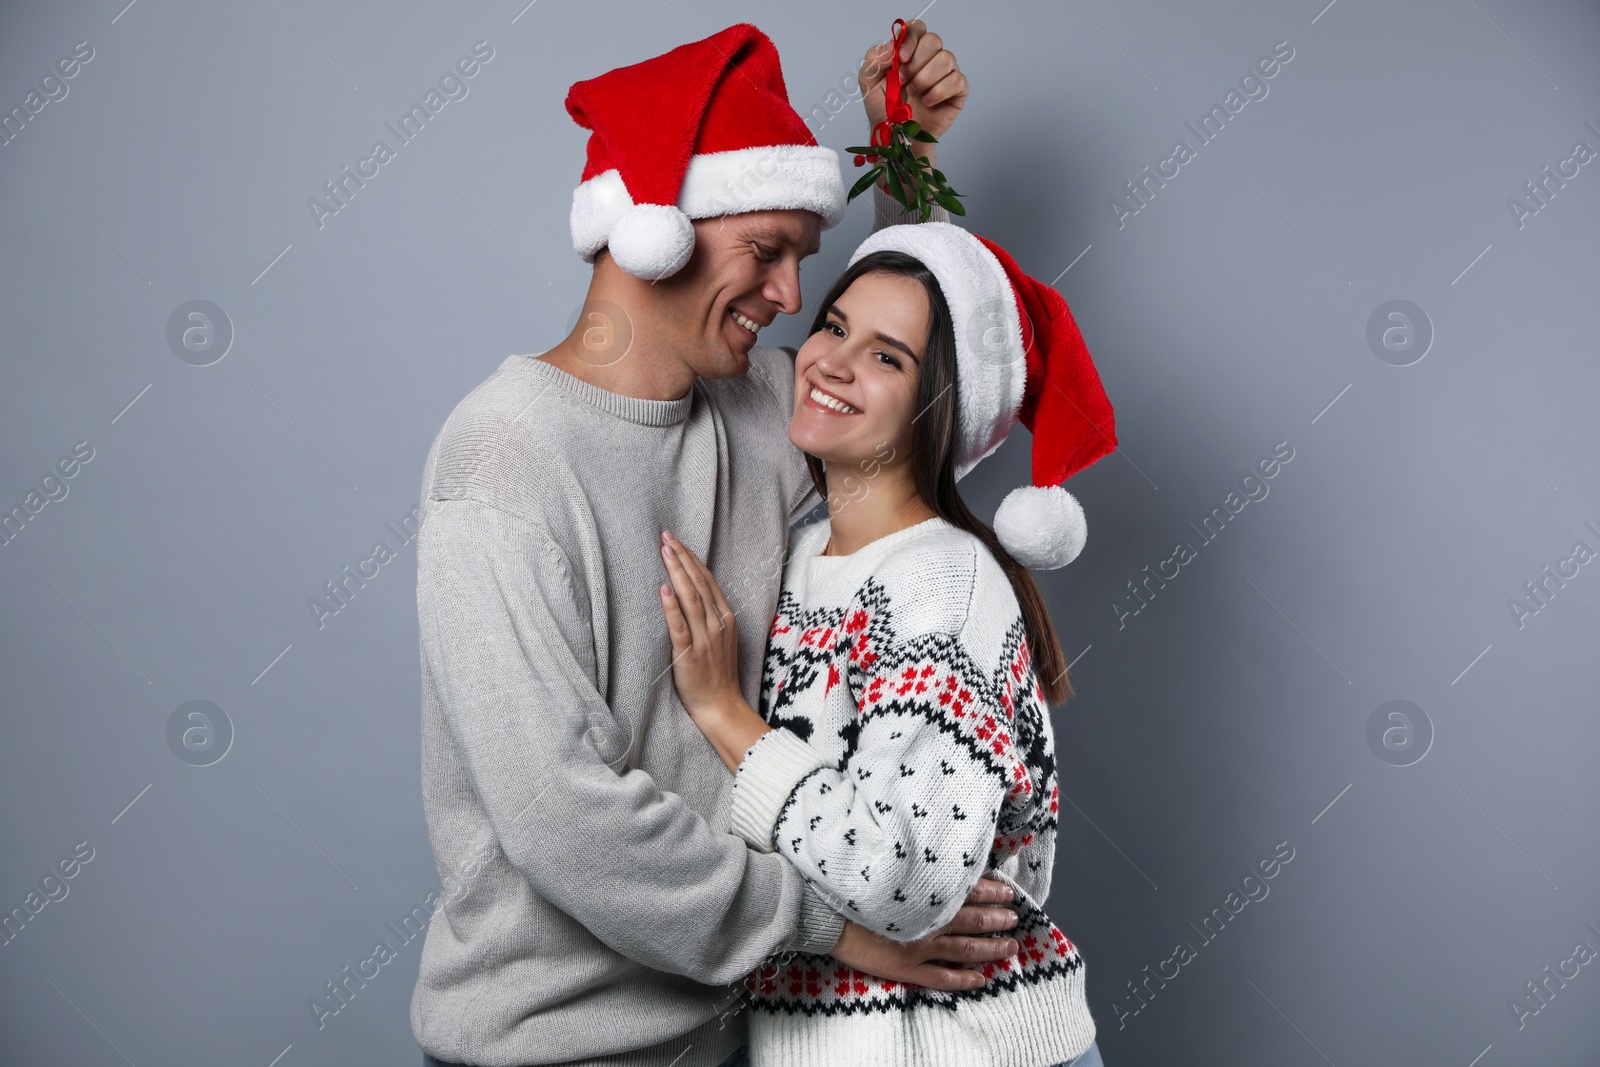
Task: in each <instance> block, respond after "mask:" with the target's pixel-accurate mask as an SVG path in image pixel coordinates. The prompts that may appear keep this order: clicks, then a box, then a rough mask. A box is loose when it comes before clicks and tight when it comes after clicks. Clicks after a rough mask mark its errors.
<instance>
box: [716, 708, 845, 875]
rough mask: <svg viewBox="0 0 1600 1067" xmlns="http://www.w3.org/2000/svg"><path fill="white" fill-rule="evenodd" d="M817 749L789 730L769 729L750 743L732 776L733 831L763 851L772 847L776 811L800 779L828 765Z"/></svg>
mask: <svg viewBox="0 0 1600 1067" xmlns="http://www.w3.org/2000/svg"><path fill="white" fill-rule="evenodd" d="M827 762H828V761H827V760H825V759H823V758H822V755H821V754H820V753H819V752H817V750H816V749H814V748H812V747H811V746H810V745H808V744H806V743H805V742H804V741H802V740H800V739H799V738H798V737H796V736H795V735H794V734H792V733H790V732H789V731H788V730H770V731H768V732H767V733H764V734H762V735H761V737H760V739H759V740H757V741H756V743H755V744H753V745H751V746H750V748H749V750H747V751H746V752H745V754H744V759H743V760H741V761H740V763H739V770H738V773H737V774H735V775H734V778H733V793H732V795H731V798H730V801H729V803H730V804H731V805H732V807H731V810H730V813H729V822H730V824H731V826H732V829H733V832H734V833H736V834H738V835H739V836H740V837H742V838H744V839H745V840H746V841H748V842H749V843H750V845H751V847H753V848H756V849H759V850H760V851H762V852H771V851H772V830H773V827H774V826H776V825H777V822H778V813H779V812H780V811H782V810H783V806H784V804H785V803H787V802H788V800H789V794H790V793H793V792H794V788H795V786H797V785H799V784H800V779H802V778H804V777H805V776H806V775H808V774H810V773H811V772H812V771H814V770H816V769H817V768H818V767H823V766H826V765H827Z"/></svg>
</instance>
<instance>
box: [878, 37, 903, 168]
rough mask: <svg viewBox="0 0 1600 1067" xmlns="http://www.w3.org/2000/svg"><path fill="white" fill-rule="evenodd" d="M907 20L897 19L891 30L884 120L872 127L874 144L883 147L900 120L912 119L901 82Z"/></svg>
mask: <svg viewBox="0 0 1600 1067" xmlns="http://www.w3.org/2000/svg"><path fill="white" fill-rule="evenodd" d="M905 36H906V20H905V19H895V20H894V26H893V27H891V31H890V37H891V40H890V44H891V46H892V48H893V51H892V52H891V53H890V55H889V72H888V73H887V74H885V75H884V77H883V105H884V113H885V117H884V120H883V121H882V122H880V123H878V124H877V125H876V126H874V127H873V128H872V144H873V145H874V146H875V147H878V148H882V147H883V146H885V145H887V144H888V143H889V141H890V137H891V132H892V127H893V126H894V124H895V123H898V122H909V121H911V105H910V104H907V103H906V102H905V99H904V97H903V95H902V94H903V91H904V90H903V87H902V86H901V84H900V46H901V44H902V43H904V41H905Z"/></svg>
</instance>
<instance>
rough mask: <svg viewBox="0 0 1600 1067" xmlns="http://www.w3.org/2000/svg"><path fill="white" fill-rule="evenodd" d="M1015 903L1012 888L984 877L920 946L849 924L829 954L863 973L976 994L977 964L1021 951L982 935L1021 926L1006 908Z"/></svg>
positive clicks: (979, 976)
mask: <svg viewBox="0 0 1600 1067" xmlns="http://www.w3.org/2000/svg"><path fill="white" fill-rule="evenodd" d="M1010 899H1012V891H1011V887H1010V886H1008V885H1006V884H1005V883H1004V882H1000V881H996V880H995V879H993V878H981V879H979V880H978V884H977V885H976V886H974V887H973V889H972V892H971V893H968V894H967V903H966V906H964V907H963V908H962V909H961V910H960V911H958V912H956V917H955V918H954V919H952V920H951V921H950V923H949V924H948V925H947V926H945V927H944V928H943V929H940V930H936V931H935V932H933V933H931V934H929V935H928V936H927V937H923V938H918V939H917V940H916V941H891V940H889V939H888V938H887V937H882V936H880V935H879V934H875V933H873V932H872V931H871V930H868V929H867V928H866V927H864V926H858V925H857V924H855V923H851V922H847V923H845V927H844V933H843V935H841V936H840V938H839V943H838V944H837V945H835V946H834V947H833V951H832V952H830V953H829V955H831V956H832V957H833V958H834V959H836V960H838V961H839V962H840V963H843V964H845V965H847V966H850V967H854V968H855V969H856V970H858V971H863V972H865V973H867V974H870V975H874V976H875V977H878V978H887V979H890V980H892V981H896V982H904V983H905V984H907V985H919V986H926V987H927V988H929V989H942V990H947V991H951V992H954V991H956V990H961V989H977V988H978V987H980V986H982V985H983V984H984V983H985V981H986V979H985V978H984V976H983V972H982V971H979V970H976V969H974V968H973V966H972V965H979V964H984V963H991V962H993V961H995V960H1002V959H1006V958H1008V957H1010V956H1015V955H1016V954H1017V951H1018V949H1019V948H1020V946H1019V945H1018V944H1017V943H1016V942H1015V941H1014V940H1012V939H1010V938H1005V937H986V936H982V935H985V934H989V933H993V932H994V931H997V930H1009V929H1011V928H1012V927H1013V926H1016V925H1017V913H1016V912H1014V911H1012V910H1011V909H1010V908H1008V907H1006V906H1005V902H1006V901H1008V900H1010Z"/></svg>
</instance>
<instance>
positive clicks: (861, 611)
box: [730, 518, 1095, 1067]
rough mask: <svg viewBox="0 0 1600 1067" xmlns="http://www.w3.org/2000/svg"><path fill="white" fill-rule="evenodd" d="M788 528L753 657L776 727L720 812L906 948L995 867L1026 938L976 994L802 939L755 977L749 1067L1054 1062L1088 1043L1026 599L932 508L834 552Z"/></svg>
mask: <svg viewBox="0 0 1600 1067" xmlns="http://www.w3.org/2000/svg"><path fill="white" fill-rule="evenodd" d="M829 534H830V529H829V523H828V521H827V520H826V519H824V520H823V521H821V522H818V523H815V524H813V525H810V526H806V527H803V528H801V529H800V530H798V531H796V532H795V533H794V535H793V537H792V540H791V546H790V556H789V560H788V562H787V564H786V566H785V570H784V580H783V589H782V592H781V593H780V595H779V599H778V607H777V615H776V617H775V618H774V620H773V623H772V630H771V633H770V635H769V638H768V643H767V652H766V659H765V663H764V667H763V675H762V690H761V707H760V713H761V716H762V718H763V719H764V720H766V722H767V723H768V724H769V725H771V726H772V727H773V730H772V731H771V732H770V733H766V734H763V735H762V737H761V739H760V740H758V741H757V742H756V743H755V744H754V745H752V746H751V747H750V749H749V751H748V752H746V754H745V756H744V759H743V762H742V763H741V765H740V767H739V771H738V774H737V775H736V777H735V779H734V787H733V792H732V794H731V799H730V805H731V812H730V825H731V827H732V829H733V830H734V831H735V832H737V833H738V834H740V836H742V837H744V838H745V840H747V841H748V842H750V844H751V845H752V846H754V847H755V848H758V849H761V850H763V851H774V850H775V851H777V852H779V853H781V854H782V855H783V856H784V858H785V859H787V860H788V861H789V862H790V863H792V864H794V865H795V866H796V867H797V868H798V869H799V870H800V872H801V874H802V875H803V876H804V878H805V879H806V880H807V881H808V882H810V883H811V884H812V885H813V887H814V888H815V889H816V890H817V891H818V892H819V893H820V894H821V895H822V896H823V897H824V898H825V899H827V900H828V901H829V902H830V903H832V904H833V906H834V907H835V908H836V909H838V910H839V911H841V912H843V913H844V915H845V916H846V917H847V918H849V919H850V920H851V921H853V922H856V923H859V924H861V925H862V926H865V927H867V928H869V929H871V930H873V931H875V932H877V933H879V934H882V935H883V936H885V937H888V938H892V939H894V940H897V941H911V940H915V939H917V938H920V937H923V936H925V935H927V934H930V933H932V932H934V931H935V930H937V929H939V928H940V927H942V926H944V925H945V924H946V923H948V922H950V920H951V919H953V918H954V917H955V914H956V912H957V911H958V910H959V909H960V908H961V906H962V905H963V903H964V902H965V898H966V895H967V893H968V892H969V891H970V890H971V889H972V887H973V886H974V885H975V884H976V883H977V881H978V879H979V877H980V876H983V875H987V876H989V877H992V878H998V879H999V880H1001V881H1004V882H1007V883H1008V884H1010V885H1011V886H1012V887H1013V889H1015V890H1016V900H1015V901H1014V902H1013V903H1012V905H1011V906H1012V907H1013V908H1014V909H1015V910H1016V912H1017V914H1018V918H1019V923H1018V925H1017V926H1016V927H1015V928H1014V929H1012V930H1008V931H1005V932H1004V933H1002V934H1001V935H999V936H1009V937H1014V938H1016V940H1017V942H1018V944H1019V945H1020V946H1021V951H1020V953H1019V954H1018V955H1017V956H1015V957H1012V958H1010V959H1007V960H1002V961H999V962H998V963H992V964H986V965H985V966H984V967H983V970H984V973H985V974H986V975H987V976H988V979H989V980H988V982H987V983H986V984H985V985H984V986H983V987H982V988H980V989H976V990H969V991H963V992H955V993H947V992H942V991H938V990H933V989H928V988H925V987H922V986H907V985H902V984H899V983H896V982H892V981H885V980H882V979H879V978H876V977H873V976H870V975H867V974H864V973H862V972H860V971H856V970H854V969H852V968H850V967H847V966H845V965H843V964H841V963H839V962H838V961H836V960H834V959H832V958H830V957H828V956H821V955H813V954H810V953H805V952H786V953H783V954H781V955H778V956H774V957H772V958H770V959H768V960H767V961H766V963H765V964H764V965H763V966H762V967H761V968H759V969H758V970H756V971H755V972H753V973H752V974H751V975H750V976H749V977H748V978H747V979H746V983H745V984H746V989H747V992H748V996H749V1005H750V1016H749V1027H750V1031H749V1032H750V1037H749V1041H750V1045H749V1049H750V1057H751V1063H752V1065H753V1067H802V1065H813V1064H814V1065H817V1067H823V1065H827V1067H847V1065H850V1064H863V1065H866V1064H871V1065H873V1067H899V1065H904V1067H913V1065H915V1067H957V1065H959V1067H974V1065H980V1064H982V1065H990V1067H1049V1065H1052V1064H1058V1063H1062V1062H1064V1061H1068V1060H1070V1059H1072V1058H1073V1057H1075V1056H1077V1055H1078V1054H1079V1053H1081V1052H1083V1051H1084V1050H1085V1049H1087V1048H1088V1047H1089V1045H1090V1044H1091V1043H1092V1042H1093V1041H1094V1037H1095V1026H1094V1021H1093V1019H1092V1018H1091V1016H1090V1014H1089V1009H1088V1004H1087V1001H1086V999H1085V996H1084V962H1083V958H1082V957H1081V956H1080V955H1079V954H1078V950H1077V948H1076V946H1074V945H1073V943H1072V942H1071V940H1069V939H1068V938H1067V937H1066V935H1065V934H1063V933H1062V932H1061V930H1060V929H1059V928H1057V927H1056V925H1055V924H1054V923H1052V922H1051V921H1050V918H1049V916H1047V915H1046V914H1045V912H1044V910H1043V907H1042V905H1043V903H1044V901H1045V899H1046V898H1047V897H1048V895H1049V892H1050V879H1051V872H1052V865H1053V862H1054V857H1055V834H1056V822H1057V811H1058V803H1059V799H1060V798H1059V791H1058V789H1057V784H1056V764H1055V752H1054V738H1053V733H1052V730H1051V726H1050V715H1049V709H1048V707H1047V706H1046V704H1045V702H1044V698H1043V693H1042V691H1041V689H1040V686H1039V683H1038V680H1037V678H1036V677H1035V675H1034V673H1033V669H1032V665H1031V662H1030V651H1029V648H1028V642H1027V638H1026V633H1025V628H1024V624H1023V618H1022V612H1021V609H1020V607H1019V605H1018V603H1017V600H1016V596H1015V594H1014V593H1013V591H1012V588H1011V583H1010V581H1009V580H1008V579H1007V578H1006V575H1005V572H1004V571H1003V570H1001V568H1000V566H999V564H998V563H997V562H996V561H995V559H994V557H993V556H992V555H991V554H990V553H989V551H988V549H987V548H986V547H985V546H984V544H983V543H982V542H981V541H980V540H978V538H977V537H975V536H973V535H972V534H970V533H967V532H966V531H964V530H961V529H959V528H958V527H956V526H953V525H952V524H950V523H948V522H946V521H945V520H944V519H941V518H930V519H927V520H926V521H924V522H921V523H917V524H916V525H913V526H910V527H907V528H905V529H902V530H900V531H897V532H895V533H893V534H890V535H888V536H886V537H882V538H879V539H878V540H876V541H874V542H872V543H871V544H869V545H867V546H866V547H864V548H862V549H860V550H859V551H857V552H854V553H851V554H849V555H844V556H824V555H821V554H820V551H821V549H822V546H823V545H824V544H825V543H826V542H827V541H828V538H829Z"/></svg>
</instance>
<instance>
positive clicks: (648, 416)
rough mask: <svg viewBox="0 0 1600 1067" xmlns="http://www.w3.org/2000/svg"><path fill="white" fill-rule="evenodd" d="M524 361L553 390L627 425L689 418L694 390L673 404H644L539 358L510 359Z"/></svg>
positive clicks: (674, 422) (665, 422)
mask: <svg viewBox="0 0 1600 1067" xmlns="http://www.w3.org/2000/svg"><path fill="white" fill-rule="evenodd" d="M513 358H515V359H520V360H522V361H523V363H524V365H526V366H527V367H528V368H529V369H530V370H531V372H532V373H533V374H534V375H535V376H536V377H538V378H539V379H541V380H542V381H544V382H545V383H546V384H547V385H550V386H552V387H554V388H556V389H559V390H561V391H562V392H563V393H566V394H567V395H568V396H571V397H574V398H576V399H578V400H581V401H583V402H584V403H586V404H588V405H589V406H591V407H594V408H598V409H599V410H601V411H603V412H605V413H606V414H608V415H614V416H616V417H617V418H619V419H625V420H626V421H628V422H635V423H638V424H639V425H641V426H672V425H675V424H677V423H680V422H682V421H684V420H685V419H686V418H688V417H689V408H690V407H692V406H693V405H694V387H693V386H690V387H689V391H688V392H686V393H684V394H683V395H682V396H680V397H676V398H674V399H672V400H645V399H643V398H641V397H636V396H623V395H622V394H621V393H613V392H612V391H611V390H609V389H602V388H600V387H599V386H598V385H594V384H593V383H590V382H586V381H584V380H583V379H582V378H579V377H578V376H577V375H575V374H572V373H570V372H568V371H564V370H562V369H561V368H560V367H558V366H556V365H555V364H554V363H550V362H547V361H546V360H543V359H540V358H539V357H538V355H520V356H515V357H513Z"/></svg>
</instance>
